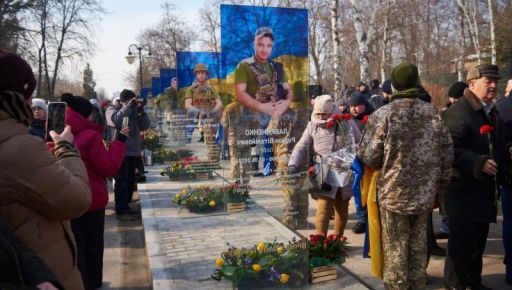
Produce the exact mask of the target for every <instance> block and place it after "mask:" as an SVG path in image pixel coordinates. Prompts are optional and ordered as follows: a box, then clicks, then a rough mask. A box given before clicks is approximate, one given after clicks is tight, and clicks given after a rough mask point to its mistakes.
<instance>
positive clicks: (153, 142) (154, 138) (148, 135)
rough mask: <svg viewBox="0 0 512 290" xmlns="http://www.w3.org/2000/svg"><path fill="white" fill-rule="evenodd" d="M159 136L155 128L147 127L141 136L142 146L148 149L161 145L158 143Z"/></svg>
mask: <svg viewBox="0 0 512 290" xmlns="http://www.w3.org/2000/svg"><path fill="white" fill-rule="evenodd" d="M159 141H160V137H159V136H158V132H157V131H156V130H155V129H149V130H146V131H144V133H143V137H142V147H143V148H145V149H148V150H155V149H156V148H159V147H161V146H160V144H159Z"/></svg>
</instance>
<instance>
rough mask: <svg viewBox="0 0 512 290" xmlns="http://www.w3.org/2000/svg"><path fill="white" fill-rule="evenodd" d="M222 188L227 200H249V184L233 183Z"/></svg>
mask: <svg viewBox="0 0 512 290" xmlns="http://www.w3.org/2000/svg"><path fill="white" fill-rule="evenodd" d="M221 190H222V192H224V200H226V202H232V203H237V202H247V200H248V199H249V192H250V191H251V186H250V185H248V184H238V183H232V184H230V185H227V186H224V187H222V188H221Z"/></svg>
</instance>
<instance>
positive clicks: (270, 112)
mask: <svg viewBox="0 0 512 290" xmlns="http://www.w3.org/2000/svg"><path fill="white" fill-rule="evenodd" d="M273 44H274V34H273V32H272V29H271V28H269V27H260V28H259V29H257V30H256V33H255V36H254V51H255V54H254V56H253V57H250V58H248V59H244V60H242V61H241V62H240V63H239V64H238V67H237V69H236V71H235V94H236V99H237V102H235V103H232V104H230V105H229V106H228V107H227V108H226V110H225V112H224V115H223V119H222V124H223V126H224V128H225V129H226V131H227V134H228V137H229V145H230V156H231V174H232V178H233V180H234V181H235V182H239V183H244V184H246V183H248V182H249V173H250V172H249V168H250V165H251V164H250V163H251V161H253V160H251V145H261V147H264V145H265V143H266V142H267V141H268V139H270V138H272V139H282V140H290V139H291V138H292V137H293V136H294V137H295V139H296V140H298V138H299V137H300V135H301V132H297V131H298V129H297V128H300V127H301V124H302V123H303V124H304V126H305V124H306V123H307V120H303V121H302V122H295V121H294V120H299V119H300V118H303V117H304V116H306V118H307V116H308V114H303V113H301V111H302V110H303V109H302V108H300V106H296V110H292V109H290V104H291V102H292V99H293V93H292V89H291V87H290V85H289V84H288V80H287V77H286V75H285V74H284V71H283V67H282V64H281V63H278V62H274V61H272V60H270V55H271V54H272V48H273ZM238 124H243V126H237V125H238ZM292 124H295V125H294V126H297V127H296V128H295V127H294V126H292ZM292 127H293V128H292ZM264 132H266V133H264ZM267 138H268V139H267ZM294 143H295V142H284V143H283V142H282V143H276V144H274V145H273V152H274V159H275V160H277V166H278V167H277V172H278V174H280V175H281V176H283V175H282V174H285V173H286V171H287V164H288V155H289V153H290V152H291V148H292V147H293V144H294ZM294 187H295V186H294ZM293 190H294V191H295V192H296V191H297V190H296V189H293ZM293 190H288V191H287V190H286V186H285V192H287V193H286V194H287V197H286V201H285V205H286V208H285V215H284V221H285V224H286V225H288V226H290V227H293V228H296V227H297V220H298V216H297V213H298V212H299V211H298V209H297V208H298V204H299V203H301V204H304V203H305V204H307V200H306V201H304V200H302V201H301V202H298V199H296V198H293V199H292V198H290V196H291V195H294V194H293V192H292V191H293ZM306 198H307V195H306ZM292 200H294V201H293V202H292ZM302 207H303V208H304V206H302ZM305 208H306V209H303V210H302V211H301V212H303V217H302V218H301V220H303V222H302V223H304V222H305V217H307V205H306V207H305ZM304 216H305V217H304Z"/></svg>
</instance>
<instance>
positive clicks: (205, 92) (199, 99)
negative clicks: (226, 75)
mask: <svg viewBox="0 0 512 290" xmlns="http://www.w3.org/2000/svg"><path fill="white" fill-rule="evenodd" d="M191 91H192V106H194V107H197V108H199V109H201V110H205V111H209V110H211V109H213V107H214V106H215V96H214V95H213V92H212V88H211V87H210V86H200V85H198V84H195V85H194V86H193V87H192V88H191Z"/></svg>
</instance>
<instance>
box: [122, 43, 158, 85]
mask: <svg viewBox="0 0 512 290" xmlns="http://www.w3.org/2000/svg"><path fill="white" fill-rule="evenodd" d="M132 48H135V49H136V50H137V52H136V53H137V54H138V56H139V70H140V92H139V94H140V95H142V87H143V85H142V57H143V56H144V57H145V58H146V57H152V55H151V47H150V46H149V45H147V44H142V45H139V44H130V46H128V55H127V56H126V61H127V62H128V64H132V63H133V62H134V61H135V55H134V52H132ZM143 53H146V54H143Z"/></svg>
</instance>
